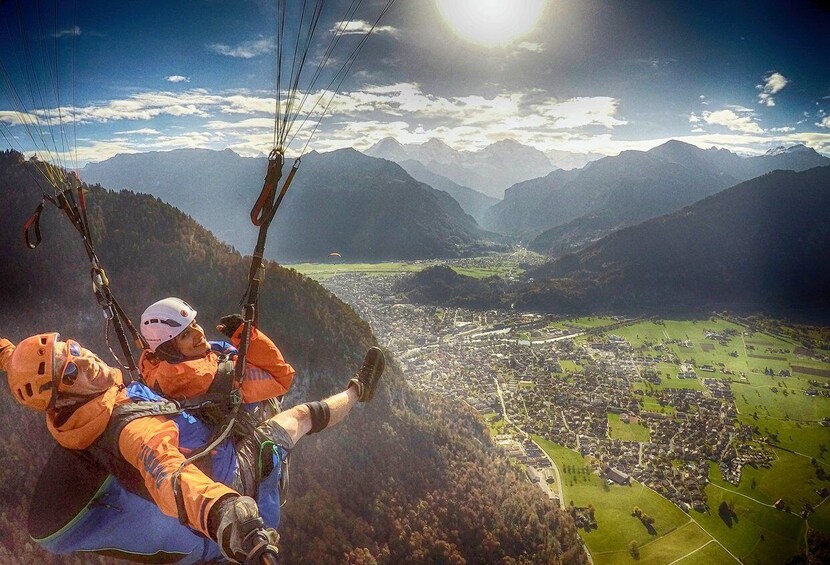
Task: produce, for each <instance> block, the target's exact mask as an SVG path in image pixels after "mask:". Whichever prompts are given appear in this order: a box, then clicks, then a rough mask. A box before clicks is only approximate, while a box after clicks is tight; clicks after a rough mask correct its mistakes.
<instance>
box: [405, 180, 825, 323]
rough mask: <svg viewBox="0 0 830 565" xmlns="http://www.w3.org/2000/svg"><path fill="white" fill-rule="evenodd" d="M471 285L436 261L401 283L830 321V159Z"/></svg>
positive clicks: (488, 297) (631, 311) (581, 304)
mask: <svg viewBox="0 0 830 565" xmlns="http://www.w3.org/2000/svg"><path fill="white" fill-rule="evenodd" d="M487 282H488V284H487V285H484V286H483V283H482V282H481V281H475V280H472V279H470V278H469V277H465V276H462V275H459V274H454V273H448V272H447V270H446V269H441V268H439V267H433V268H432V269H430V270H427V271H425V272H423V273H420V274H418V275H417V276H412V277H409V279H408V280H406V281H404V282H403V283H401V284H399V285H398V288H397V291H398V292H402V293H405V294H407V295H408V296H409V297H410V298H412V299H415V300H420V301H424V302H440V303H442V304H447V303H454V304H459V305H470V306H475V307H482V308H489V307H494V306H502V307H506V306H511V305H512V306H513V307H516V308H521V309H531V310H537V311H544V312H554V313H561V314H586V313H597V312H608V313H616V314H626V315H636V316H640V315H643V314H655V315H666V314H688V313H700V312H707V313H708V312H711V311H712V310H715V309H728V310H730V311H734V312H744V313H752V314H757V313H767V314H771V315H774V316H782V317H788V318H791V319H796V320H804V321H809V322H821V323H826V322H827V320H830V294H828V292H827V289H828V288H830V166H827V167H815V168H812V169H809V170H806V171H801V172H796V171H782V170H776V171H773V172H770V173H767V174H764V175H762V176H760V177H756V178H754V179H751V180H749V181H745V182H743V183H740V184H737V185H735V186H733V187H731V188H728V189H726V190H723V191H721V192H719V193H718V194H715V195H712V196H709V197H707V198H704V199H703V200H700V201H698V202H696V203H694V204H692V205H690V206H687V207H685V208H683V209H681V210H679V211H678V212H675V213H672V214H668V215H664V216H661V217H659V218H654V219H651V220H647V221H645V222H643V223H640V224H638V225H635V226H630V227H626V228H623V229H621V230H618V231H615V232H614V233H612V234H610V235H607V236H605V237H603V238H602V239H600V240H599V241H597V242H595V243H593V244H591V245H589V246H588V247H586V248H584V249H582V250H580V251H578V252H576V253H569V254H566V255H563V256H561V257H558V258H555V259H553V260H551V261H548V262H547V263H545V264H543V265H542V266H540V267H537V268H535V269H531V270H529V271H527V272H526V273H525V275H524V279H523V280H522V281H520V282H518V283H515V284H512V285H509V286H508V285H507V283H506V282H505V281H502V280H498V281H487Z"/></svg>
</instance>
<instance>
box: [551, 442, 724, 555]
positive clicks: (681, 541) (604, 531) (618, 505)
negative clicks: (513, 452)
mask: <svg viewBox="0 0 830 565" xmlns="http://www.w3.org/2000/svg"><path fill="white" fill-rule="evenodd" d="M534 439H535V440H536V441H537V442H538V443H539V445H541V446H542V448H543V449H544V450H545V452H546V453H547V454H548V455H549V456H550V457H551V458H552V459H553V460H554V461H555V462H556V464H557V466H558V467H559V472H560V473H561V476H562V483H563V484H562V485H560V488H561V489H562V491H563V500H564V501H565V503H566V504H568V505H570V504H571V502H573V504H574V505H575V506H588V505H593V506H594V508H595V516H596V520H597V526H598V527H597V529H596V530H593V531H590V532H585V531H580V535H582V538H583V539H584V540H585V543H586V544H587V545H588V548H589V549H590V550H591V554H592V556H593V558H594V562H595V563H596V564H605V563H631V562H632V561H633V560H632V558H631V555H630V554H629V553H628V547H629V544H630V543H631V542H632V541H634V542H637V544H638V545H639V546H640V547H641V548H643V549H642V550H641V551H642V553H641V557H648V558H649V559H650V561H647V562H652V563H667V562H670V561H672V560H674V559H678V558H680V557H682V556H684V555H686V554H688V553H690V552H691V551H694V550H695V549H697V548H698V547H700V546H701V545H703V544H704V543H706V542H707V541H708V540H710V539H711V536H709V535H708V534H706V533H705V532H704V531H703V530H701V529H700V528H698V527H697V526H696V525H695V524H693V523H690V518H689V516H688V515H686V514H685V513H684V512H683V511H682V510H680V509H679V508H677V507H676V506H675V505H674V504H672V503H671V502H669V501H668V500H666V499H665V498H663V497H662V496H660V495H658V494H657V493H655V492H653V491H652V490H651V489H649V488H647V487H645V486H644V485H642V484H640V483H638V482H636V481H632V483H631V486H619V485H608V484H607V482H606V481H604V480H603V479H601V478H600V477H599V476H598V475H596V474H594V473H593V472H592V470H591V467H590V463H589V462H588V461H587V460H586V459H585V458H584V457H582V455H580V454H579V453H577V452H576V451H573V450H570V449H567V448H565V447H562V446H560V445H557V444H555V443H553V442H550V441H547V440H545V439H544V438H540V437H534ZM634 506H638V507H640V508H641V509H642V511H643V512H644V513H646V514H648V515H649V516H652V517H653V518H655V522H654V530H655V532H654V534H650V533H649V532H648V530H647V529H646V527H645V526H644V525H643V524H642V522H640V520H639V519H638V518H636V517H634V516H633V515H632V509H633V508H634ZM680 528H684V530H683V535H671V534H672V532H675V531H677V530H679V529H680ZM687 530H688V531H687ZM678 533H679V532H678ZM646 548H648V550H647V551H646ZM667 558H668V560H667V561H666V559H667ZM690 563H705V562H704V561H695V560H693V561H690Z"/></svg>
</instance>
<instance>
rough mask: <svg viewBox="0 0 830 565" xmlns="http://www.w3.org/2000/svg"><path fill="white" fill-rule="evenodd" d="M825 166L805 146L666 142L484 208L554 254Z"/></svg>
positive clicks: (502, 228) (496, 226)
mask: <svg viewBox="0 0 830 565" xmlns="http://www.w3.org/2000/svg"><path fill="white" fill-rule="evenodd" d="M828 164H830V159H828V158H827V157H825V156H823V155H820V154H819V153H817V152H815V151H814V150H813V149H809V148H807V147H804V146H803V145H799V146H794V147H791V148H789V149H785V150H778V151H775V152H772V153H769V154H766V155H761V156H756V157H741V156H739V155H736V154H734V153H732V152H730V151H728V150H725V149H714V148H713V149H706V150H703V149H699V148H697V147H695V146H693V145H689V144H687V143H682V142H680V141H669V142H666V143H665V144H663V145H660V146H658V147H655V148H653V149H651V150H649V151H623V152H622V153H620V155H618V156H615V157H605V158H603V159H599V160H598V161H594V162H591V163H589V164H588V165H586V166H585V167H584V168H583V169H578V170H571V171H560V170H557V171H553V172H552V173H550V174H549V175H547V176H546V177H543V178H539V179H534V180H530V181H526V182H524V183H519V184H517V185H515V186H513V187H511V188H509V189H508V190H507V191H506V193H505V198H504V200H503V201H502V202H499V203H498V204H496V205H495V206H493V207H491V208H490V209H489V210H488V211H487V213H486V214H485V218H484V221H483V225H484V226H485V227H486V228H487V229H490V230H493V231H497V232H500V233H507V234H511V235H515V236H519V237H522V238H524V239H526V240H527V241H529V242H530V243H529V246H530V247H531V248H532V249H534V250H537V251H539V252H543V253H549V254H551V255H554V256H555V255H558V254H562V253H566V252H570V251H573V250H576V249H579V248H580V247H583V246H585V245H586V244H588V243H590V242H591V241H595V240H597V239H599V238H601V237H602V236H604V235H606V234H608V233H611V232H612V231H614V230H616V229H619V228H621V227H625V226H629V225H634V224H637V223H639V222H642V221H644V220H647V219H650V218H654V217H657V216H660V215H662V214H667V213H671V212H674V211H676V210H679V209H680V208H682V207H683V206H686V205H689V204H691V203H693V202H695V201H697V200H700V199H702V198H705V197H706V196H710V195H712V194H715V193H717V192H719V191H721V190H723V189H725V188H727V187H729V186H733V185H735V184H737V183H738V182H741V181H744V180H748V179H750V178H753V177H757V176H759V175H762V174H764V173H767V172H769V171H772V170H776V169H787V170H796V171H801V170H805V169H808V168H811V167H816V166H822V165H828Z"/></svg>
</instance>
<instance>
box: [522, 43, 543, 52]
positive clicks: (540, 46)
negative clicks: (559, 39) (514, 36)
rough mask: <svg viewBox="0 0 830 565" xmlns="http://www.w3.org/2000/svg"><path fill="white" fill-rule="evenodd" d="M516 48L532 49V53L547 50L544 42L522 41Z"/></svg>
mask: <svg viewBox="0 0 830 565" xmlns="http://www.w3.org/2000/svg"><path fill="white" fill-rule="evenodd" d="M516 49H517V50H519V51H530V52H531V53H542V52H543V51H544V50H545V46H544V44H542V43H533V42H531V41H522V42H521V43H519V44H518V45H516Z"/></svg>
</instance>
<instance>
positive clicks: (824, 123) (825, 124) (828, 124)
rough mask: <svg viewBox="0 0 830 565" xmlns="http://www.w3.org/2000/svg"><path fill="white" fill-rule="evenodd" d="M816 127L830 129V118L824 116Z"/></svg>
mask: <svg viewBox="0 0 830 565" xmlns="http://www.w3.org/2000/svg"><path fill="white" fill-rule="evenodd" d="M816 125H817V126H818V127H820V128H830V116H824V117H823V118H822V119H821V121H820V122H816Z"/></svg>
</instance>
